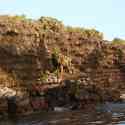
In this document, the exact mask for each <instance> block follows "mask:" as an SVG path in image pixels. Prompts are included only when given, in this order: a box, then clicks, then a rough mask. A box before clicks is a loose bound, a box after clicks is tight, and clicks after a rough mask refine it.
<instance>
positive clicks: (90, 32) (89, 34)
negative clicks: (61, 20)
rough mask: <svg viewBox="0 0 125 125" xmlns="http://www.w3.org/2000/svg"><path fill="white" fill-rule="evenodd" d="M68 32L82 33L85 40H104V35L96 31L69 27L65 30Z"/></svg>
mask: <svg viewBox="0 0 125 125" xmlns="http://www.w3.org/2000/svg"><path fill="white" fill-rule="evenodd" d="M65 30H66V31H67V32H70V33H80V34H81V35H83V37H84V38H93V39H94V38H95V39H101V40H102V39H103V33H101V32H99V31H97V30H95V29H85V28H80V27H71V26H68V27H66V28H65Z"/></svg>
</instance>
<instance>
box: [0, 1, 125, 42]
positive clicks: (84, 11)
mask: <svg viewBox="0 0 125 125" xmlns="http://www.w3.org/2000/svg"><path fill="white" fill-rule="evenodd" d="M124 12H125V0H0V14H1V15H3V14H11V15H13V14H19V15H21V14H25V15H27V16H28V17H31V18H39V17H40V16H52V17H56V18H57V19H59V20H61V21H63V23H64V24H65V25H71V26H82V27H86V28H96V29H97V30H99V31H101V32H103V33H104V36H105V39H109V40H111V39H113V38H114V37H120V38H123V39H125V14H124Z"/></svg>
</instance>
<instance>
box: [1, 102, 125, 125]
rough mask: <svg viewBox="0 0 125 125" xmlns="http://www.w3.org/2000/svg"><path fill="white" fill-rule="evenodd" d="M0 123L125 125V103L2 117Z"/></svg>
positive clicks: (22, 124)
mask: <svg viewBox="0 0 125 125" xmlns="http://www.w3.org/2000/svg"><path fill="white" fill-rule="evenodd" d="M0 125H125V103H106V104H103V105H98V106H96V108H91V110H90V109H89V110H87V109H86V110H77V111H68V110H67V111H66V110H65V111H50V112H46V113H40V114H35V115H31V116H28V117H23V118H14V119H1V120H0Z"/></svg>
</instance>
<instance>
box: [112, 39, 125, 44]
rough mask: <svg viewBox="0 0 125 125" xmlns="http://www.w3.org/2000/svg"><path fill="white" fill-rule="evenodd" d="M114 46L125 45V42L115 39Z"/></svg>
mask: <svg viewBox="0 0 125 125" xmlns="http://www.w3.org/2000/svg"><path fill="white" fill-rule="evenodd" d="M112 44H115V45H125V40H123V39H120V38H114V39H113V40H112Z"/></svg>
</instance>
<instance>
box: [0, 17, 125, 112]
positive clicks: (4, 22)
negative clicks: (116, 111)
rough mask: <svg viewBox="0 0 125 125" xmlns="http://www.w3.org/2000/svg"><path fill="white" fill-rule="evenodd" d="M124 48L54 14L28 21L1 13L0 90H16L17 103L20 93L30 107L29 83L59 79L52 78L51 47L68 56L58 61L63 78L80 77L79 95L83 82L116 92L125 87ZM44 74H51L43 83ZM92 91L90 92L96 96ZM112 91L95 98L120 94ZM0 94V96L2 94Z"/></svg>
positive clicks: (40, 83)
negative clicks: (63, 61) (54, 16)
mask: <svg viewBox="0 0 125 125" xmlns="http://www.w3.org/2000/svg"><path fill="white" fill-rule="evenodd" d="M124 48H125V46H124V45H122V46H121V45H114V44H112V43H110V42H108V41H105V40H103V38H102V34H101V33H100V32H98V31H96V30H87V29H80V28H72V27H66V26H64V25H63V24H62V23H61V22H59V21H57V20H56V19H53V18H46V17H45V18H41V19H39V20H28V19H25V18H21V17H18V16H14V17H9V16H0V87H1V90H2V89H5V87H7V88H8V89H12V90H13V91H15V92H16V96H17V97H18V96H19V97H20V100H18V101H19V103H18V105H23V103H21V102H22V101H21V99H22V100H23V101H24V100H25V99H24V98H23V97H24V96H25V97H26V100H28V101H27V102H26V101H24V102H25V103H24V105H29V110H31V109H32V106H34V105H32V106H31V104H30V102H31V100H32V99H31V98H30V97H31V95H32V94H33V93H34V91H33V89H34V88H33V89H32V86H38V85H41V86H45V85H48V83H51V84H52V83H57V84H59V83H58V79H56V80H55V81H54V80H51V79H52V78H53V75H54V78H55V77H56V74H54V72H53V71H54V68H55V67H54V65H53V64H52V54H53V53H54V50H55V49H56V50H59V51H57V53H56V54H57V55H58V54H59V55H61V56H63V57H67V58H65V60H66V61H67V60H68V59H70V64H69V65H66V66H64V65H63V64H61V62H60V65H63V72H62V74H60V75H61V78H60V80H61V81H62V82H63V81H65V80H79V82H80V85H82V89H83V91H84V92H83V93H85V92H86V91H87V92H88V88H86V87H85V86H90V88H91V86H95V87H96V89H97V91H98V89H99V91H100V90H102V89H103V90H105V91H104V92H105V93H106V92H109V91H110V92H112V91H111V90H113V92H115V94H117V93H119V92H118V91H119V90H120V91H121V90H124V88H125V86H124V82H125V77H124V75H125V56H124V53H125V51H124ZM67 67H68V70H67ZM69 67H70V68H69ZM46 72H48V75H47V76H46V79H45V75H46ZM41 75H42V76H41ZM49 75H50V76H52V78H50V81H49V82H48V83H46V82H43V77H44V80H45V81H46V80H47V79H48V78H49V77H50V76H49ZM58 75H59V74H58ZM57 77H58V76H57ZM45 83H46V84H45ZM8 89H5V90H6V91H9V90H8ZM42 89H43V88H42ZM107 89H108V90H107ZM114 90H115V91H114ZM35 91H36V90H35ZM40 91H42V90H40ZM66 91H67V90H66ZM97 91H96V90H95V91H94V92H92V93H95V96H99V95H100V92H97ZM110 92H109V93H110ZM113 92H112V93H113ZM1 93H2V91H1ZM10 93H11V92H10ZM112 93H110V94H104V93H103V92H102V93H101V94H102V95H100V96H102V97H104V95H107V96H108V95H110V99H109V96H108V97H104V100H112V99H114V100H117V99H118V98H119V95H120V94H118V95H116V96H115V94H114V93H113V95H112ZM95 96H94V97H93V98H95ZM0 97H1V99H4V98H3V95H2V94H1V95H0ZM7 97H8V95H7ZM89 97H91V98H92V96H91V95H89ZM102 97H101V98H102ZM99 98H100V97H99ZM30 99H31V100H30ZM5 103H6V104H3V103H1V105H2V106H3V107H5V108H1V109H2V110H3V109H6V107H7V102H6V100H5ZM2 106H1V107H2ZM18 107H20V106H18ZM24 107H25V106H24ZM25 108H26V107H25ZM6 110H7V109H6ZM19 112H20V110H19ZM24 112H25V111H24Z"/></svg>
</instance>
